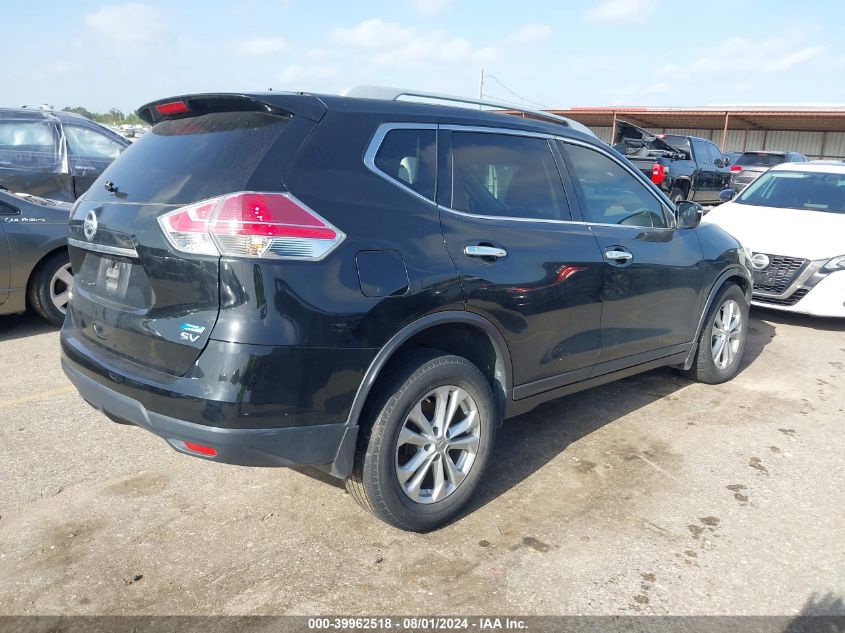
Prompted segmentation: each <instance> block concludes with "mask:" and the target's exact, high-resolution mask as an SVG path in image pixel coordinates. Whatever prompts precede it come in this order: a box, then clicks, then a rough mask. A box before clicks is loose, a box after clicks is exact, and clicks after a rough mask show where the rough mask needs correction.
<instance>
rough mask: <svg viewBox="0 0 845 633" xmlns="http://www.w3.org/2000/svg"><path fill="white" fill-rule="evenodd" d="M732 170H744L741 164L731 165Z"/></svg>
mask: <svg viewBox="0 0 845 633" xmlns="http://www.w3.org/2000/svg"><path fill="white" fill-rule="evenodd" d="M731 171H742V166H741V165H731Z"/></svg>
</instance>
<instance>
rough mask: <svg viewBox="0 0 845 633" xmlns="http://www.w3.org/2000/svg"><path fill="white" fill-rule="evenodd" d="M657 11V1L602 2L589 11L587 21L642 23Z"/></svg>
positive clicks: (615, 0) (607, 0)
mask: <svg viewBox="0 0 845 633" xmlns="http://www.w3.org/2000/svg"><path fill="white" fill-rule="evenodd" d="M655 9H657V0H602V1H601V2H599V3H598V4H597V5H596V6H594V7H593V8H592V9H590V10H589V11H587V19H588V20H595V21H598V22H625V21H636V22H641V21H643V20H645V19H646V18H647V17H648V16H649V15H650V14H651V13H653V12H654V11H655Z"/></svg>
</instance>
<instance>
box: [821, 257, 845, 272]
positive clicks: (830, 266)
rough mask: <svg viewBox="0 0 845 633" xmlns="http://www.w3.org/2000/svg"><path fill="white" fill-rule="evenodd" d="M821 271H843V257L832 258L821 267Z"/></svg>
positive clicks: (844, 262) (844, 264)
mask: <svg viewBox="0 0 845 633" xmlns="http://www.w3.org/2000/svg"><path fill="white" fill-rule="evenodd" d="M822 270H826V271H828V272H833V271H835V270H845V255H840V256H839V257H834V258H833V259H831V260H830V261H829V262H828V263H826V264H825V265H824V266H823V267H822Z"/></svg>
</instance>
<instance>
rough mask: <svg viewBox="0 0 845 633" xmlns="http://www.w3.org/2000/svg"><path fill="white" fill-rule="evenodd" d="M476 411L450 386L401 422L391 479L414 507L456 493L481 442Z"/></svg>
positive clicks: (466, 397) (472, 403)
mask: <svg viewBox="0 0 845 633" xmlns="http://www.w3.org/2000/svg"><path fill="white" fill-rule="evenodd" d="M480 429H481V425H480V424H479V411H478V406H477V405H476V403H475V401H474V400H473V399H472V396H470V395H469V394H468V393H467V392H466V391H464V390H463V389H461V388H460V387H456V386H454V385H447V386H443V387H438V388H436V389H433V390H432V391H430V392H429V393H428V394H426V395H425V396H424V397H423V398H421V399H420V400H419V401H418V402H417V403H416V404H415V405H414V406H413V408H412V409H411V412H410V413H409V414H408V416H407V417H406V418H405V422H404V424H403V425H402V429H401V431H400V432H399V440H398V442H397V444H396V477H397V479H398V480H399V485H400V487H401V488H402V491H403V492H404V493H405V494H406V495H407V496H408V497H409V498H410V499H411V500H412V501H415V502H417V503H436V502H438V501H442V500H443V499H445V498H446V497H448V496H449V495H451V494H452V493H454V492H455V490H457V489H458V487H459V486H460V485H461V483H462V482H463V481H464V480H465V479H466V476H467V475H468V474H469V471H470V469H471V468H472V466H473V463H474V462H475V458H476V455H477V453H478V446H479V440H480Z"/></svg>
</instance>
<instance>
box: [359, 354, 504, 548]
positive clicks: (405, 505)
mask: <svg viewBox="0 0 845 633" xmlns="http://www.w3.org/2000/svg"><path fill="white" fill-rule="evenodd" d="M444 386H455V387H459V388H460V389H462V390H464V391H465V392H466V394H468V395H469V396H470V397H471V399H472V401H473V403H474V405H475V406H476V410H477V419H478V428H477V431H478V443H477V449H476V453H475V455H474V461H472V463H471V465H470V466H469V467H468V472H467V473H466V475H465V478H464V479H463V480H462V481H460V482H459V483H458V485H456V486H454V488H453V490H452V491H451V492H450V493H448V494H447V496H446V497H445V498H443V499H441V500H439V501H434V502H428V503H421V502H417V501H414V500H413V499H412V498H411V497H410V496H409V495H408V494H406V492H405V490H404V489H403V487H402V484H400V482H399V478H398V470H399V452H398V451H400V444H399V434H400V432H401V431H402V429H403V426H405V425H406V420H407V419H408V416H409V414H410V413H411V410H412V409H413V408H414V407H415V406H416V404H417V403H418V402H420V401H421V400H423V399H424V398H425V397H426V396H427V394H430V393H431V392H432V391H433V390H434V389H437V388H438V387H444ZM367 411H368V412H367V414H366V418H369V420H370V422H371V423H370V424H368V425H367V426H363V427H362V429H361V433H360V435H359V438H358V447H357V452H356V455H355V464H354V467H353V472H352V475H351V477H350V478H349V479H347V481H346V488H347V490H348V491H349V493H350V494H351V495H352V497H353V498H354V499H355V500H356V501H357V502H358V503H359V504H360V505H361V506H362V507H363V508H364V509H366V510H368V511H370V512H372V513H373V514H375V516H376V517H378V518H379V519H381V520H382V521H384V522H386V523H388V524H390V525H393V526H395V527H398V528H400V529H402V530H409V531H414V532H425V531H428V530H433V529H435V528H438V527H440V526H442V525H444V524H445V523H447V522H448V521H449V520H450V519H452V518H454V517H455V515H457V514H458V513H459V512H460V511H461V510H462V509H463V508H464V506H465V505H466V504H467V502H468V501H469V499H470V498H471V497H472V496H473V494H474V493H475V491H476V489H477V488H478V485H479V483H480V482H481V480H482V477H483V475H484V471H485V469H486V467H487V463H488V461H489V459H490V454H491V451H492V449H493V442H494V440H495V433H496V427H497V426H498V416H497V414H496V408H495V404H494V400H493V393H492V391H491V389H490V384H489V383H488V382H487V380H486V379H485V378H484V376H483V375H482V373H481V371H479V369H478V368H477V367H476V366H475V365H473V364H472V363H471V362H470V361H468V360H467V359H465V358H462V357H460V356H454V355H451V354H446V353H444V352H439V351H436V350H428V349H419V350H414V351H413V352H411V353H410V354H409V355H408V356H407V357H405V359H404V360H403V361H402V362H400V363H399V364H398V365H397V366H396V367H395V369H394V370H393V371H391V377H390V378H389V379H388V380H387V381H386V382H385V383H384V384H382V386H381V388H380V389H378V392H377V394H375V398H374V401H373V404H372V405H371V406H368V407H367ZM461 411H463V409H461ZM426 450H430V451H432V452H437V451H438V450H442V447H441V448H439V449H436V448H435V447H433V446H431V445H428V446H427V448H422V447H420V448H418V449H417V451H419V452H423V451H426ZM415 457H416V454H414V455H413V458H415ZM433 459H435V460H440V459H442V460H446V459H450V460H451V459H452V458H451V457H449V453H444V454H443V455H441V456H436V457H434V458H433ZM410 461H411V460H410V459H409V462H410ZM459 461H461V459H460V457H459ZM454 463H455V462H454V461H452V462H451V465H452V466H453V468H454ZM464 463H466V462H464ZM441 468H442V470H441V472H444V473H448V468H446V464H445V461H444V462H443V464H442V465H441ZM421 470H422V469H421ZM421 470H420V471H417V472H421ZM425 470H428V468H425ZM432 472H433V469H432ZM425 476H426V477H428V476H429V475H427V474H426V475H425ZM411 479H414V478H413V477H411ZM409 481H410V480H409ZM432 490H433V487H432Z"/></svg>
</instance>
